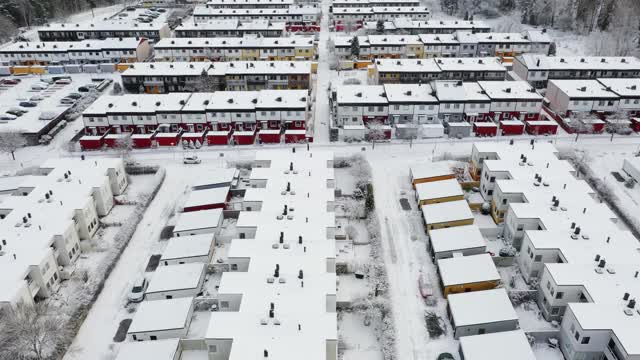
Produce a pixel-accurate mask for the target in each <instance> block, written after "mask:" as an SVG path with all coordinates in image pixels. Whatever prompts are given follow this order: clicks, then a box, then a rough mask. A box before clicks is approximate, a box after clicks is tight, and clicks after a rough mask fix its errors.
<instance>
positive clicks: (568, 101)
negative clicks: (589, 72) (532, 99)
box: [545, 80, 620, 117]
mask: <svg viewBox="0 0 640 360" xmlns="http://www.w3.org/2000/svg"><path fill="white" fill-rule="evenodd" d="M545 97H546V98H547V99H548V100H549V107H550V108H551V110H553V111H554V112H555V113H556V114H558V115H559V116H561V117H569V116H571V114H574V113H594V114H602V115H605V114H610V113H613V112H615V111H616V110H617V109H618V103H619V101H620V97H619V96H618V95H617V94H616V93H614V92H613V91H611V89H610V88H608V87H607V86H605V85H603V84H602V83H600V82H599V81H598V80H549V82H548V85H547V92H546V94H545Z"/></svg>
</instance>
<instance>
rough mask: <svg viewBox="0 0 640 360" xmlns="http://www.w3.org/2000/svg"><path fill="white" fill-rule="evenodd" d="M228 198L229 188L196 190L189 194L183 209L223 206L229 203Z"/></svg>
mask: <svg viewBox="0 0 640 360" xmlns="http://www.w3.org/2000/svg"><path fill="white" fill-rule="evenodd" d="M227 196H229V187H228V186H224V187H216V188H210V189H202V190H194V191H192V192H191V193H190V194H189V197H188V198H187V201H186V202H185V203H184V205H183V207H184V208H188V207H194V206H203V205H211V204H223V203H225V202H226V201H227Z"/></svg>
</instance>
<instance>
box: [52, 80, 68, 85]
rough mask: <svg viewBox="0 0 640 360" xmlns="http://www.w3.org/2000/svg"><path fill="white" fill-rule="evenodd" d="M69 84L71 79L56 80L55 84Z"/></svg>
mask: <svg viewBox="0 0 640 360" xmlns="http://www.w3.org/2000/svg"><path fill="white" fill-rule="evenodd" d="M69 84H71V79H60V80H56V85H69Z"/></svg>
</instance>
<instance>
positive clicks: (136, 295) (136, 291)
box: [127, 278, 149, 302]
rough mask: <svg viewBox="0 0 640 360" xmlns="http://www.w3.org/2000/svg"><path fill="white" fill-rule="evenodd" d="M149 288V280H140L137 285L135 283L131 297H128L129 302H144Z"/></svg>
mask: <svg viewBox="0 0 640 360" xmlns="http://www.w3.org/2000/svg"><path fill="white" fill-rule="evenodd" d="M148 286H149V283H148V282H147V279H145V278H141V279H138V280H137V281H136V282H135V283H133V287H132V288H131V291H130V292H129V295H128V296H127V298H128V299H129V301H131V302H141V301H142V300H144V292H145V291H147V287H148Z"/></svg>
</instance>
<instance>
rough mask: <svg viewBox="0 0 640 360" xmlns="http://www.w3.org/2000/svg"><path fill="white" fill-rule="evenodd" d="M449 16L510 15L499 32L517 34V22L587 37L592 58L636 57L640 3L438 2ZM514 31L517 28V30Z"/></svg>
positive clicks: (627, 0) (639, 40) (639, 44)
mask: <svg viewBox="0 0 640 360" xmlns="http://www.w3.org/2000/svg"><path fill="white" fill-rule="evenodd" d="M439 2H440V7H441V9H442V11H443V12H444V13H446V14H448V15H452V16H459V17H461V18H472V17H474V16H478V15H480V16H481V17H483V18H496V17H501V16H507V17H509V19H511V20H512V22H510V21H504V22H501V29H495V30H496V31H515V30H517V27H518V26H514V23H517V24H524V25H531V26H537V27H542V28H549V29H556V30H561V31H567V32H573V33H575V34H578V35H583V36H588V38H589V39H588V40H589V41H588V43H589V45H590V47H591V48H590V49H585V51H586V52H587V53H589V54H591V55H619V56H627V55H637V54H638V49H639V47H640V0H439ZM514 28H515V29H514Z"/></svg>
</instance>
